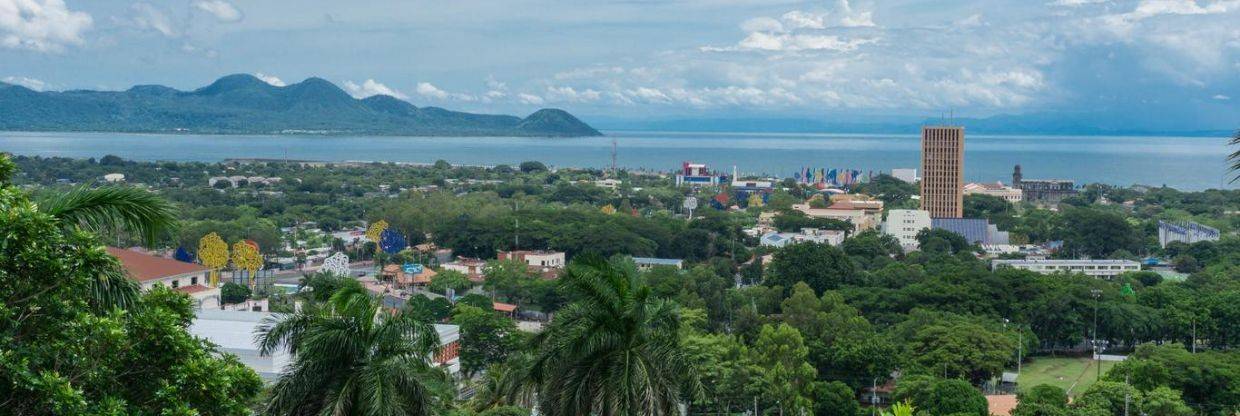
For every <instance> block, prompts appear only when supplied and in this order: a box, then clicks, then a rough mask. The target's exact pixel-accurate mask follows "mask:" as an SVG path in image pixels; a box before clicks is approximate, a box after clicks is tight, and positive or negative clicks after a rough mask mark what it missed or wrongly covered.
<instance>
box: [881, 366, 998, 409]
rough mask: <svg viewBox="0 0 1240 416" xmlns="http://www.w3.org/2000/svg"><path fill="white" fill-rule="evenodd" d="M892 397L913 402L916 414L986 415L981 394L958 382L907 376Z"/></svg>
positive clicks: (962, 382) (985, 404) (901, 380)
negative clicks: (916, 410)
mask: <svg viewBox="0 0 1240 416" xmlns="http://www.w3.org/2000/svg"><path fill="white" fill-rule="evenodd" d="M892 397H893V398H894V399H895V400H896V401H908V402H910V403H912V404H913V405H915V406H916V407H917V409H918V410H919V412H918V414H919V415H951V414H956V413H961V414H968V415H977V416H987V415H988V414H989V408H988V405H987V403H986V397H985V396H983V395H982V392H981V391H979V390H978V389H977V388H974V387H973V385H971V384H969V382H967V381H964V380H960V379H939V378H934V377H928V376H906V377H904V378H901V379H900V381H899V382H897V383H896V391H895V392H894V393H893V394H892Z"/></svg>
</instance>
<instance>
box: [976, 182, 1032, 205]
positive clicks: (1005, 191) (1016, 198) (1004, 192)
mask: <svg viewBox="0 0 1240 416" xmlns="http://www.w3.org/2000/svg"><path fill="white" fill-rule="evenodd" d="M964 194H965V195H990V196H993V197H997V198H1002V199H1003V200H1005V201H1008V202H1011V203H1013V204H1016V203H1020V201H1022V200H1024V195H1025V193H1024V191H1021V190H1020V189H1017V188H1013V187H1010V186H1006V185H1004V184H1003V182H995V183H969V184H966V185H965V186H964Z"/></svg>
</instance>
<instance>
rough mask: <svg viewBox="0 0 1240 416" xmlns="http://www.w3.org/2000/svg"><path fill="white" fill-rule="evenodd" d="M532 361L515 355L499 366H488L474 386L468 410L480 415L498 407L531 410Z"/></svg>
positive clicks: (535, 387)
mask: <svg viewBox="0 0 1240 416" xmlns="http://www.w3.org/2000/svg"><path fill="white" fill-rule="evenodd" d="M533 364H534V357H533V355H531V354H529V353H517V354H513V355H512V356H510V357H509V358H508V359H507V360H505V361H504V362H502V363H498V364H492V365H490V366H488V367H487V371H486V372H484V373H483V374H482V379H481V380H480V382H479V383H478V385H477V388H478V394H476V395H474V397H473V399H471V401H472V407H473V408H474V410H475V411H478V412H482V411H485V410H487V409H491V408H494V407H498V406H518V407H523V408H527V409H528V408H532V407H534V404H535V401H534V392H535V391H536V389H537V388H538V386H537V385H536V384H535V383H534V382H533V380H532V379H530V377H529V376H530V370H531V369H532V365H533Z"/></svg>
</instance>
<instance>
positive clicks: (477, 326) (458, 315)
mask: <svg viewBox="0 0 1240 416" xmlns="http://www.w3.org/2000/svg"><path fill="white" fill-rule="evenodd" d="M452 323H453V324H455V325H459V326H460V331H461V349H460V357H461V371H462V372H463V373H464V374H465V375H466V376H467V377H470V376H473V375H474V374H476V373H477V372H478V371H479V370H482V369H484V368H486V367H487V366H489V365H491V364H496V363H500V362H503V361H504V360H505V359H507V358H508V354H509V353H511V352H513V351H514V350H516V349H517V346H518V342H519V341H520V340H519V339H518V337H517V325H516V323H515V322H513V321H512V320H511V319H508V318H507V317H504V316H501V315H499V314H497V313H495V311H493V310H491V309H490V308H487V309H482V308H479V307H476V306H471V305H467V304H462V303H458V304H457V305H456V307H455V308H453V310H452Z"/></svg>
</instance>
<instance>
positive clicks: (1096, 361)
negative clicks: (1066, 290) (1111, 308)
mask: <svg viewBox="0 0 1240 416" xmlns="http://www.w3.org/2000/svg"><path fill="white" fill-rule="evenodd" d="M1089 294H1090V295H1093V297H1094V330H1093V335H1091V336H1090V338H1093V340H1092V342H1091V344H1092V345H1093V351H1094V365H1095V366H1097V367H1098V371H1097V373H1098V375H1097V377H1096V378H1094V381H1097V380H1101V379H1102V357H1100V356H1099V354H1098V299H1099V298H1101V297H1102V290H1099V289H1093V290H1090V291H1089Z"/></svg>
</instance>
